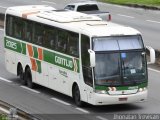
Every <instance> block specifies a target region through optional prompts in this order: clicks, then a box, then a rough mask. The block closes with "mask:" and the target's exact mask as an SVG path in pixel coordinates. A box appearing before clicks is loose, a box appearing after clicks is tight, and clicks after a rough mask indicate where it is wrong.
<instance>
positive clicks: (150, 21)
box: [146, 20, 160, 24]
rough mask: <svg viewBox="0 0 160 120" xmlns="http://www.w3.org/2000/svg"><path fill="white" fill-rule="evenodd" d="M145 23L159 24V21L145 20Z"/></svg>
mask: <svg viewBox="0 0 160 120" xmlns="http://www.w3.org/2000/svg"><path fill="white" fill-rule="evenodd" d="M146 21H147V22H152V23H158V24H160V21H154V20H146Z"/></svg>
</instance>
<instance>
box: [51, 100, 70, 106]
mask: <svg viewBox="0 0 160 120" xmlns="http://www.w3.org/2000/svg"><path fill="white" fill-rule="evenodd" d="M51 99H52V100H55V101H57V102H59V103H62V104H64V105H68V106H69V105H71V104H69V103H67V102H65V101H62V100H60V99H57V98H51Z"/></svg>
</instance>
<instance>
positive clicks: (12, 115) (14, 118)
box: [8, 108, 18, 120]
mask: <svg viewBox="0 0 160 120" xmlns="http://www.w3.org/2000/svg"><path fill="white" fill-rule="evenodd" d="M8 119H9V120H18V115H17V109H16V108H10V110H9V115H8Z"/></svg>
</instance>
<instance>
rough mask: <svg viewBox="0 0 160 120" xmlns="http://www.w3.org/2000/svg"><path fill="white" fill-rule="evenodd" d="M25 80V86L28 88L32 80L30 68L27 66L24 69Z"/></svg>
mask: <svg viewBox="0 0 160 120" xmlns="http://www.w3.org/2000/svg"><path fill="white" fill-rule="evenodd" d="M25 81H26V83H27V86H28V87H29V88H33V86H34V85H33V82H32V73H31V70H30V68H27V69H26V71H25Z"/></svg>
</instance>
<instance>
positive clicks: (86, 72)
mask: <svg viewBox="0 0 160 120" xmlns="http://www.w3.org/2000/svg"><path fill="white" fill-rule="evenodd" d="M88 49H90V38H89V37H88V36H85V35H82V36H81V56H82V70H83V78H84V82H85V83H86V84H88V85H90V86H93V80H92V69H91V67H90V58H89V53H88Z"/></svg>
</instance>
